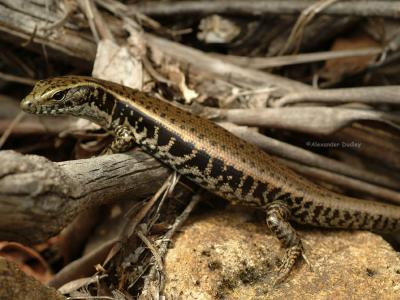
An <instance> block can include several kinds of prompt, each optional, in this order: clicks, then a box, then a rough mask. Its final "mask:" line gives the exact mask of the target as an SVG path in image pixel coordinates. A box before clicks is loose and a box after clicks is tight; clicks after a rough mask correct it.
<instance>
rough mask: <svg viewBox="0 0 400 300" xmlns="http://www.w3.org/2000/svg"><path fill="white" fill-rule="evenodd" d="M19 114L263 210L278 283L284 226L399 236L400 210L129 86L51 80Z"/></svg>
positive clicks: (291, 240) (296, 248)
mask: <svg viewBox="0 0 400 300" xmlns="http://www.w3.org/2000/svg"><path fill="white" fill-rule="evenodd" d="M21 107H22V109H23V110H25V111H28V112H30V113H35V114H49V115H56V114H66V115H73V116H77V117H82V118H86V119H89V120H91V121H93V122H95V123H97V124H99V125H101V126H102V127H103V128H104V129H105V130H107V131H109V132H110V133H112V134H113V135H114V137H115V138H114V141H113V142H112V144H111V145H110V147H109V148H108V150H107V151H106V152H107V153H115V152H122V151H126V150H128V149H129V148H131V147H132V146H133V145H134V144H135V143H137V144H139V145H140V146H141V148H143V150H144V151H146V152H148V153H150V154H151V155H153V156H155V157H156V158H157V159H159V160H160V161H162V162H163V163H165V164H166V165H168V166H170V167H172V168H173V169H175V170H176V171H177V172H179V173H180V174H182V175H184V176H186V177H187V178H189V179H191V180H192V181H194V182H196V183H197V184H198V185H200V186H201V187H203V188H205V189H207V190H209V191H211V192H214V193H216V194H218V195H220V196H221V197H223V198H225V199H227V200H229V201H230V202H231V203H233V204H241V205H248V206H256V207H259V208H262V209H264V210H265V211H266V221H267V225H268V227H269V229H270V230H271V232H272V233H273V234H274V235H275V236H276V237H277V238H278V239H279V240H280V242H281V243H282V244H283V246H284V247H285V248H286V250H287V251H286V255H285V257H284V259H283V263H282V265H281V267H280V270H279V273H278V276H277V279H276V282H279V281H282V280H283V279H284V278H285V277H286V276H287V275H288V274H289V272H290V270H291V269H292V267H293V265H294V263H295V261H296V260H297V258H298V257H299V256H300V255H301V254H302V251H303V248H302V244H301V239H300V238H299V236H298V235H297V233H296V231H295V230H294V229H293V227H292V226H291V225H290V223H289V221H290V220H292V221H295V222H297V223H301V224H310V225H313V226H318V227H327V228H345V229H365V230H371V231H378V232H395V231H399V230H400V222H399V220H400V208H399V207H396V206H394V205H388V204H383V203H378V202H372V201H367V200H359V199H355V198H350V197H346V196H343V195H339V194H336V193H334V192H331V191H328V190H326V189H324V188H322V187H320V186H317V185H315V184H313V183H312V182H310V181H308V180H306V179H305V178H303V177H301V176H300V175H297V174H296V173H295V172H293V171H291V170H290V169H289V168H287V167H285V166H284V165H282V164H280V163H279V162H277V161H276V160H275V159H274V158H272V157H270V156H269V155H268V154H266V153H265V152H263V151H262V150H261V149H259V148H257V147H256V146H253V145H251V144H249V143H246V142H244V141H242V140H241V139H239V138H238V137H236V136H234V135H233V134H231V133H229V132H228V131H226V130H225V129H223V128H222V127H220V126H218V125H216V124H214V123H212V122H210V121H208V120H206V119H203V118H200V117H198V116H195V115H192V114H190V113H188V112H186V111H184V110H182V109H180V108H177V107H175V106H173V105H171V104H169V103H167V102H165V101H163V100H160V99H158V98H156V97H153V96H150V95H148V94H146V93H143V92H140V91H137V90H133V89H130V88H128V87H124V86H121V85H118V84H115V83H111V82H107V81H103V80H99V79H94V78H91V77H82V76H66V77H56V78H52V79H49V80H45V81H39V82H38V83H37V84H36V86H35V87H34V89H33V91H32V92H31V93H30V94H29V95H28V96H27V97H26V98H25V99H24V100H23V101H22V103H21Z"/></svg>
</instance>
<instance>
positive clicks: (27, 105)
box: [21, 99, 33, 111]
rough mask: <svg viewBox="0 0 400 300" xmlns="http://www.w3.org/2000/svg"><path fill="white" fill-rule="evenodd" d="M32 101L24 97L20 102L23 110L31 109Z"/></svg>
mask: <svg viewBox="0 0 400 300" xmlns="http://www.w3.org/2000/svg"><path fill="white" fill-rule="evenodd" d="M32 106H33V103H32V101H30V100H28V99H24V100H22V102H21V109H22V110H25V111H29V110H30V109H32Z"/></svg>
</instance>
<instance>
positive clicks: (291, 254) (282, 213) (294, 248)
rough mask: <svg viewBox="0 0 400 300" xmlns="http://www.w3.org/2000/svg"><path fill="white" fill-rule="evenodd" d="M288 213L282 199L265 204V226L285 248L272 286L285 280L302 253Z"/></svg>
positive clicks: (287, 208)
mask: <svg viewBox="0 0 400 300" xmlns="http://www.w3.org/2000/svg"><path fill="white" fill-rule="evenodd" d="M290 214H291V213H290V209H289V207H288V206H287V205H286V203H285V202H283V201H279V200H278V201H274V202H272V203H271V204H270V205H268V206H267V212H266V222H267V226H268V228H269V230H270V231H271V232H272V233H273V234H274V235H275V236H276V237H277V238H278V239H279V241H280V242H281V244H282V246H283V247H284V248H285V249H286V252H285V256H284V257H283V260H282V264H281V266H280V267H279V270H278V274H277V277H276V279H275V281H274V284H273V285H274V286H275V285H276V284H279V283H281V282H282V281H284V280H285V278H286V277H287V276H288V275H289V273H290V271H291V270H292V268H293V266H294V264H295V263H296V261H297V260H298V258H299V257H300V256H301V255H302V253H303V245H302V243H301V239H300V237H299V236H298V234H297V232H296V231H295V230H294V228H293V227H292V226H291V225H290V223H289V218H290Z"/></svg>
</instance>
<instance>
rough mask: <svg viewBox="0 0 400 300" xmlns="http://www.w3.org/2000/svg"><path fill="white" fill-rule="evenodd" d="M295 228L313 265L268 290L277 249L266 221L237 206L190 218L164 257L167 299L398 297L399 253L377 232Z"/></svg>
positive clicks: (301, 266) (302, 267) (302, 266)
mask: <svg viewBox="0 0 400 300" xmlns="http://www.w3.org/2000/svg"><path fill="white" fill-rule="evenodd" d="M299 233H300V234H301V236H302V237H303V241H304V244H305V248H306V255H307V258H308V259H309V261H310V263H311V265H312V267H313V270H311V269H310V267H309V266H308V265H307V264H306V263H304V261H303V262H301V263H300V264H298V265H297V266H296V268H295V270H294V271H293V272H292V274H291V276H290V277H289V278H288V279H287V280H286V282H285V283H283V284H281V285H279V286H277V287H275V288H272V286H271V285H272V281H273V279H274V274H275V272H276V269H277V265H278V264H279V258H280V257H281V255H282V254H283V252H282V250H281V249H280V246H279V242H278V241H277V240H276V239H275V238H274V237H272V236H271V235H269V233H268V231H267V229H266V226H265V224H263V223H262V222H254V217H252V214H250V213H247V212H245V211H243V210H241V209H240V210H237V209H236V210H224V211H210V213H208V214H204V215H201V216H196V217H193V218H192V219H191V221H190V222H189V223H188V224H187V225H186V226H185V227H184V228H183V231H182V233H180V234H179V235H178V236H177V238H176V240H175V243H174V248H172V249H170V250H169V253H168V255H167V257H166V261H165V263H166V270H165V271H166V274H167V284H166V289H165V293H166V295H167V299H400V258H399V255H398V254H397V253H396V252H395V251H394V250H393V249H392V247H391V246H390V245H389V244H388V243H387V242H386V241H384V240H383V239H382V238H381V237H380V236H378V235H375V234H373V233H369V232H362V231H355V232H349V231H335V230H313V229H306V230H300V231H299Z"/></svg>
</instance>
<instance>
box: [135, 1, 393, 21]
mask: <svg viewBox="0 0 400 300" xmlns="http://www.w3.org/2000/svg"><path fill="white" fill-rule="evenodd" d="M314 3H315V0H296V1H293V0H268V1H263V0H259V1H257V0H249V1H237V0H236V1H235V0H233V1H228V0H225V1H224V0H221V1H178V2H162V1H145V2H141V3H140V4H137V5H132V6H131V8H135V9H138V10H139V11H141V12H142V13H144V14H146V15H158V16H171V15H184V14H202V15H208V14H234V15H251V16H253V15H257V16H259V15H265V14H278V15H282V14H299V13H301V12H302V11H303V10H304V9H306V8H307V7H309V6H310V5H312V4H314ZM321 13H322V14H329V15H353V16H362V17H367V16H380V17H391V18H399V16H400V6H399V4H398V2H397V1H391V0H387V1H384V0H380V1H359V0H352V1H339V2H337V3H334V4H332V5H331V6H329V7H327V8H325V9H324V10H323V12H321Z"/></svg>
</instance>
